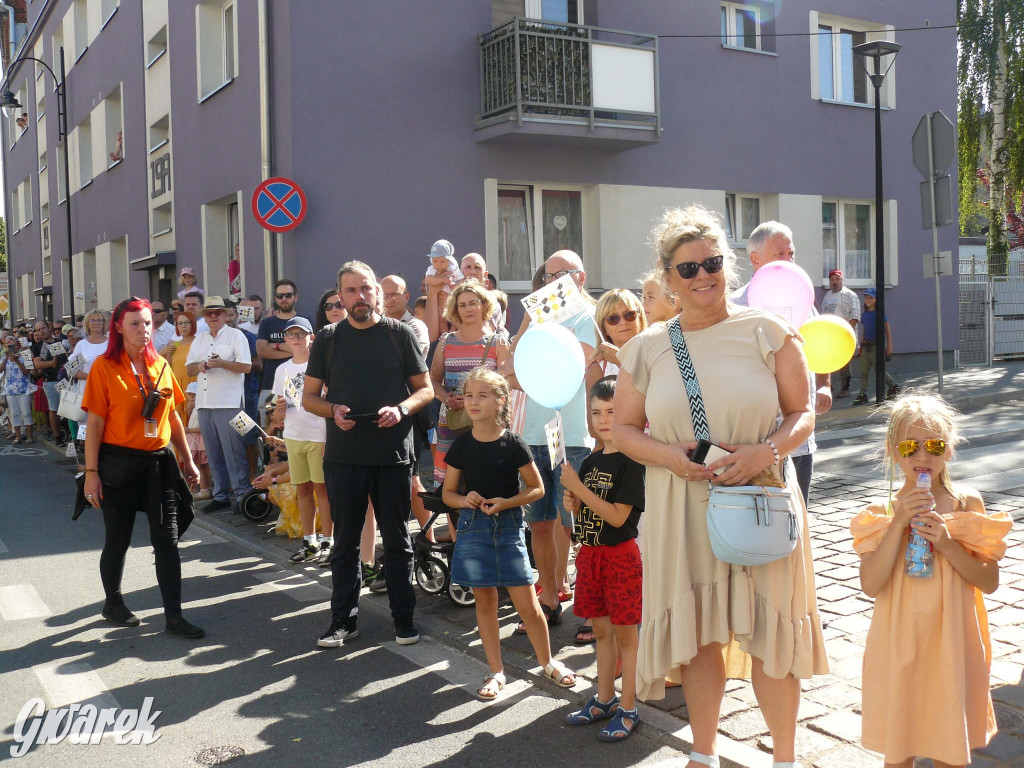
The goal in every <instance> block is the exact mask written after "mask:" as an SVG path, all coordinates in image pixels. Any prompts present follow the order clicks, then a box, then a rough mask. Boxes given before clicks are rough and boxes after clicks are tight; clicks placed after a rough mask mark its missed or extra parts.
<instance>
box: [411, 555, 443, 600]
mask: <svg viewBox="0 0 1024 768" xmlns="http://www.w3.org/2000/svg"><path fill="white" fill-rule="evenodd" d="M416 583H417V584H419V585H420V589H422V590H423V591H424V592H426V593H427V594H428V595H439V594H441V593H442V592H444V588H445V585H446V584H447V583H448V566H447V565H445V564H444V562H443V561H442V560H439V559H438V558H436V557H433V556H430V557H425V558H423V559H422V560H420V561H419V562H417V563H416Z"/></svg>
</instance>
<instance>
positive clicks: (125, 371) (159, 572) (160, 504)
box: [82, 296, 205, 638]
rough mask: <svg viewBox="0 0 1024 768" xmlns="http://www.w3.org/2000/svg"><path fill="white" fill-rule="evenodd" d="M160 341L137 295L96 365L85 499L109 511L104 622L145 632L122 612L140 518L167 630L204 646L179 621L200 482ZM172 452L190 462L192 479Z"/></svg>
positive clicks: (88, 390) (123, 307)
mask: <svg viewBox="0 0 1024 768" xmlns="http://www.w3.org/2000/svg"><path fill="white" fill-rule="evenodd" d="M152 333H153V316H152V313H151V310H150V306H149V302H148V301H146V300H145V299H139V298H136V297H134V296H133V297H132V298H130V299H127V300H125V301H122V302H121V303H120V304H118V305H117V307H116V308H115V310H114V312H113V315H112V317H111V320H110V339H109V342H108V344H107V351H106V352H105V353H104V354H103V355H102V356H101V357H98V358H96V360H95V361H94V362H93V364H92V369H91V370H90V371H89V378H88V379H87V380H86V386H85V396H84V398H83V400H82V409H83V410H85V411H86V412H87V413H88V421H87V422H86V436H85V488H84V494H85V499H86V501H88V502H89V504H91V505H92V506H93V507H100V508H102V509H103V523H104V526H105V529H106V538H105V541H104V544H103V553H102V554H101V555H100V578H101V579H102V581H103V591H104V592H105V594H106V601H105V602H104V605H103V617H104V618H105V619H107V620H108V621H110V622H112V623H114V624H117V625H118V626H122V627H134V626H137V625H138V624H139V623H140V622H139V618H138V617H137V616H136V615H135V614H133V613H132V612H131V611H130V610H129V609H128V607H127V606H126V605H125V603H124V598H123V597H122V595H121V576H122V574H123V573H124V564H125V556H126V554H127V552H128V547H129V546H130V545H131V539H132V528H133V526H134V524H135V514H136V512H137V511H138V510H140V509H141V510H143V511H145V513H146V516H147V517H148V518H149V532H150V541H151V542H152V544H153V550H154V552H155V554H156V577H157V582H158V583H159V585H160V596H161V598H162V599H163V605H164V615H165V617H166V627H167V631H168V632H169V633H171V634H174V635H181V636H183V637H189V638H199V637H203V635H204V634H205V632H204V631H203V630H202V629H201V628H199V627H197V626H195V625H193V624H191V623H189V622H188V621H186V620H185V618H184V617H183V616H182V615H181V559H180V557H179V555H178V537H179V536H180V535H181V534H182V533H184V532H185V529H186V528H188V525H189V524H190V523H191V522H192V519H193V517H194V515H193V511H192V494H191V492H190V490H189V484H194V483H195V482H196V481H197V480H198V479H199V470H198V469H197V468H196V465H195V463H194V462H193V461H192V457H191V454H190V453H189V450H188V444H187V443H186V442H185V430H184V428H183V427H182V424H181V419H180V418H179V417H178V413H177V411H176V410H175V407H176V406H177V405H178V404H180V403H181V402H182V401H183V400H184V395H183V394H182V392H181V388H180V387H179V386H178V383H177V381H175V379H174V375H173V374H172V373H171V370H170V366H169V365H168V364H167V362H166V361H165V360H163V359H162V358H161V357H160V356H159V355H157V353H156V350H155V349H154V348H153V344H152V341H151V338H152ZM168 443H174V448H175V449H176V450H177V452H178V455H179V456H182V457H183V465H184V469H185V477H184V478H183V477H182V474H181V470H180V469H179V468H178V462H177V459H176V458H175V455H174V452H172V451H171V450H170V448H169V447H168ZM186 481H187V482H186Z"/></svg>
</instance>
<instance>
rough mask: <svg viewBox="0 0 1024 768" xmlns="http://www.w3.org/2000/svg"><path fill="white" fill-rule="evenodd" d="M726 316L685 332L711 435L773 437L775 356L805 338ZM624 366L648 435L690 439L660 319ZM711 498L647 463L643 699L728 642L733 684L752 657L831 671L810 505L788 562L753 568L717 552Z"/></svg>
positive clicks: (748, 312) (626, 355) (756, 317)
mask: <svg viewBox="0 0 1024 768" xmlns="http://www.w3.org/2000/svg"><path fill="white" fill-rule="evenodd" d="M730 310H731V311H734V312H735V314H733V315H731V316H729V317H728V318H727V319H726V320H723V321H722V322H720V323H717V324H716V325H713V326H711V327H709V328H705V329H702V330H699V331H689V332H686V333H684V334H683V335H684V338H685V339H686V344H687V347H688V348H689V351H690V357H691V358H692V360H693V365H694V368H695V369H696V372H697V378H698V381H699V382H700V387H701V393H702V396H703V400H704V409H705V411H706V412H707V416H708V422H709V425H710V431H711V439H712V440H713V441H715V442H719V443H732V444H744V443H757V442H760V441H761V440H762V439H764V438H765V437H767V436H768V435H769V434H771V433H772V432H773V431H774V429H775V420H776V416H777V413H778V409H779V399H778V389H777V385H776V381H775V352H777V351H778V350H779V349H781V348H782V346H783V344H784V343H785V341H786V339H787V338H788V337H789V336H794V337H796V338H799V336H798V335H797V333H796V331H794V330H793V329H792V328H791V327H790V326H789V325H787V324H786V323H784V322H783V321H782V320H780V319H779V318H778V317H776V316H775V315H768V314H765V313H763V312H761V311H759V310H756V309H748V308H745V307H731V308H730ZM619 360H620V361H621V363H622V368H623V370H625V371H626V372H627V373H629V374H630V375H631V376H632V378H633V386H634V387H636V389H637V391H639V392H641V393H643V394H644V395H645V396H646V409H647V418H648V420H649V421H650V434H651V437H653V438H654V439H655V440H659V441H661V442H663V443H675V442H680V441H687V440H693V439H694V435H693V424H692V422H691V420H690V409H689V402H688V400H687V397H686V391H685V389H684V386H683V379H682V376H681V375H680V373H679V368H678V365H677V364H676V359H675V355H674V353H673V351H672V345H671V343H670V342H669V336H668V328H667V327H666V326H665V325H661V324H659V325H656V326H653V327H652V328H649V329H648V330H647V331H645V332H644V333H642V334H640V335H639V336H636V337H635V338H633V339H631V340H630V341H629V342H627V343H626V344H625V345H624V346H623V347H622V349H621V350H620V352H619ZM777 471H778V470H777V469H776V473H777ZM797 497H798V498H799V494H797ZM707 499H708V485H707V483H702V482H688V481H686V480H684V479H682V478H680V477H677V476H675V475H673V474H672V473H671V472H670V471H669V470H667V469H664V468H661V467H648V468H647V502H646V506H645V509H644V517H645V518H646V520H645V523H644V530H645V536H644V539H643V545H642V555H643V563H644V593H643V595H644V596H643V624H642V626H641V629H640V648H639V658H638V662H637V694H638V696H639V697H640V698H641V699H644V700H647V699H661V698H664V695H665V678H666V676H668V677H670V678H671V679H672V680H676V681H678V679H679V667H680V665H682V664H687V663H689V662H690V660H691V659H693V657H694V656H696V654H697V650H698V649H699V648H700V647H701V646H703V645H707V644H708V643H723V644H725V645H726V650H725V655H726V664H727V671H728V673H729V675H730V676H731V677H740V676H746V675H748V674H749V668H750V664H749V662H750V659H749V657H748V656H747V654H749V655H751V656H755V657H757V658H758V659H761V660H762V661H763V662H764V670H765V673H766V674H767V675H768V676H770V677H774V678H777V679H781V678H783V677H785V676H787V675H793V676H794V677H797V678H807V677H810V676H811V675H821V674H827V673H828V671H829V670H828V659H827V657H826V655H825V643H824V639H823V638H822V634H821V621H820V619H819V617H818V609H817V601H816V599H815V594H814V565H813V562H812V559H811V544H810V540H809V538H808V536H807V535H806V531H807V512H806V510H805V509H803V505H802V499H801V510H800V514H801V516H802V520H801V530H802V531H803V532H804V533H803V534H802V536H801V540H800V543H799V545H798V546H797V548H796V549H795V550H794V551H793V553H792V554H791V555H790V556H789V557H786V558H784V559H782V560H777V561H775V562H773V563H768V564H766V565H759V566H754V567H745V566H738V565H730V564H729V563H724V562H722V561H720V560H718V559H716V558H715V556H714V554H712V551H711V542H710V540H709V538H708V529H707V520H706V514H707Z"/></svg>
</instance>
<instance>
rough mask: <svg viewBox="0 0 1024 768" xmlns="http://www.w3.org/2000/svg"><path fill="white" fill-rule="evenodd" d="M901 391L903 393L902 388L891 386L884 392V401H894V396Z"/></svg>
mask: <svg viewBox="0 0 1024 768" xmlns="http://www.w3.org/2000/svg"><path fill="white" fill-rule="evenodd" d="M902 391H903V387H900V386H898V385H896V384H893V385H892V386H891V387H889V389H887V390H886V391H885V399H886V400H895V399H896V395H898V394H899V393H900V392H902Z"/></svg>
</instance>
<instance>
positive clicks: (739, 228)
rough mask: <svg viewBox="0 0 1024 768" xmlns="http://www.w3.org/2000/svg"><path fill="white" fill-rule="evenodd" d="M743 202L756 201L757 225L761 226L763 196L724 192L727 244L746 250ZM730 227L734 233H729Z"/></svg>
mask: <svg viewBox="0 0 1024 768" xmlns="http://www.w3.org/2000/svg"><path fill="white" fill-rule="evenodd" d="M744 200H756V201H757V224H755V225H754V226H755V227H756V226H757V225H758V224H761V222H763V221H764V220H765V218H764V196H763V195H752V194H747V193H746V192H726V193H725V218H726V221H725V224H726V235H727V236H728V238H729V244H730V245H731V246H733V247H735V248H746V247H747V238H745V237H743V236H742V235H743V201H744ZM730 222H731V227H732V229H733V230H734V231H732V232H730V231H729V228H730Z"/></svg>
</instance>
